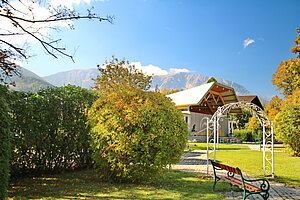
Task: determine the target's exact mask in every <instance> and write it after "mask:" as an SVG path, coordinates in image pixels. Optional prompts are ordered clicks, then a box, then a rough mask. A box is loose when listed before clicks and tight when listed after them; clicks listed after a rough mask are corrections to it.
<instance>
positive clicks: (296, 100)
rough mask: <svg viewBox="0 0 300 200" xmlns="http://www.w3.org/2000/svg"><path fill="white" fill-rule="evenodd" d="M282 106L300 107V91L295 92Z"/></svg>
mask: <svg viewBox="0 0 300 200" xmlns="http://www.w3.org/2000/svg"><path fill="white" fill-rule="evenodd" d="M282 105H283V106H284V105H298V106H300V89H298V90H295V91H294V92H293V93H292V94H291V95H289V96H287V99H286V100H284V101H283V102H282Z"/></svg>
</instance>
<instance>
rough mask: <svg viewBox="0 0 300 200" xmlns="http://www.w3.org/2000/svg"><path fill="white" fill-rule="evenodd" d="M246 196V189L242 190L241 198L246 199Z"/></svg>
mask: <svg viewBox="0 0 300 200" xmlns="http://www.w3.org/2000/svg"><path fill="white" fill-rule="evenodd" d="M246 198H247V194H246V190H244V192H243V200H246Z"/></svg>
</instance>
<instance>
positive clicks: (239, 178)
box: [211, 161, 270, 200]
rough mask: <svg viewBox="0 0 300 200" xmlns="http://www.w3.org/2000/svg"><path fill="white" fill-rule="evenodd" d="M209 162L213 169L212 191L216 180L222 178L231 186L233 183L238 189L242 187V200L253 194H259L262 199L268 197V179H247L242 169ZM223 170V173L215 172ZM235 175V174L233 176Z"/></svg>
mask: <svg viewBox="0 0 300 200" xmlns="http://www.w3.org/2000/svg"><path fill="white" fill-rule="evenodd" d="M211 164H212V166H213V169H214V185H213V191H214V190H215V186H216V184H217V181H219V180H223V181H225V182H227V183H230V184H231V186H232V185H234V186H236V187H238V188H240V189H242V190H243V191H244V192H243V200H245V199H246V198H247V197H248V196H250V195H253V194H258V195H260V196H261V197H262V198H263V199H264V200H266V199H268V198H269V189H270V184H269V181H268V180H266V179H255V180H252V179H251V180H249V179H245V178H244V176H243V174H242V171H241V170H240V169H239V168H235V167H230V166H228V165H223V164H220V163H217V162H214V161H211ZM221 170H223V172H225V173H224V174H223V175H221V174H220V173H217V171H221ZM235 175H236V176H235Z"/></svg>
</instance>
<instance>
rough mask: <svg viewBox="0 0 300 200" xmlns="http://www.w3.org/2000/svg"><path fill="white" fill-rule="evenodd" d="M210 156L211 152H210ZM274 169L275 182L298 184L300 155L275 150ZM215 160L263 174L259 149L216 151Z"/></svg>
mask: <svg viewBox="0 0 300 200" xmlns="http://www.w3.org/2000/svg"><path fill="white" fill-rule="evenodd" d="M211 156H212V154H211ZM274 158H275V159H274V165H275V166H274V169H275V176H276V178H275V179H273V180H275V181H277V182H282V183H287V184H291V185H299V186H300V168H299V166H300V157H291V156H289V155H288V154H287V153H285V152H275V154H274ZM217 160H218V161H220V162H221V163H224V164H228V165H230V166H234V167H239V168H240V169H241V170H242V171H244V172H246V173H247V174H248V175H252V176H256V177H259V176H263V173H264V172H263V161H262V160H263V154H262V152H260V151H250V150H249V151H247V150H246V151H245V150H243V151H230V150H223V151H222V150H221V151H217Z"/></svg>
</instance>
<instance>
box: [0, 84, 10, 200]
mask: <svg viewBox="0 0 300 200" xmlns="http://www.w3.org/2000/svg"><path fill="white" fill-rule="evenodd" d="M5 95H7V88H6V87H4V86H2V85H0V199H4V198H5V196H6V190H7V185H8V179H9V159H10V153H11V146H10V145H11V141H10V130H9V124H10V117H9V114H8V112H9V108H8V104H7V102H6V98H5Z"/></svg>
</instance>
